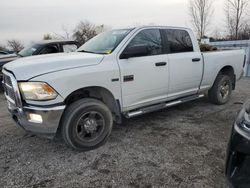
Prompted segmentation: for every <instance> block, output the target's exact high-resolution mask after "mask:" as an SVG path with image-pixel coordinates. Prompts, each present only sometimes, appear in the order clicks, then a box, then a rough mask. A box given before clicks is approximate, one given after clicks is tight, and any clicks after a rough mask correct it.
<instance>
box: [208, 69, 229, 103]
mask: <svg viewBox="0 0 250 188" xmlns="http://www.w3.org/2000/svg"><path fill="white" fill-rule="evenodd" d="M232 85H233V84H232V79H231V78H230V77H229V76H228V75H223V74H219V75H218V76H217V78H216V80H215V82H214V85H213V87H212V88H211V89H210V90H209V91H208V98H209V100H210V102H212V103H214V104H218V105H222V104H225V103H227V102H228V101H229V99H230V97H231V93H232V88H233V87H232Z"/></svg>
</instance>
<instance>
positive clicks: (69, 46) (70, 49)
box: [63, 44, 77, 53]
mask: <svg viewBox="0 0 250 188" xmlns="http://www.w3.org/2000/svg"><path fill="white" fill-rule="evenodd" d="M76 50H77V45H76V44H64V45H63V52H66V53H68V52H75V51H76Z"/></svg>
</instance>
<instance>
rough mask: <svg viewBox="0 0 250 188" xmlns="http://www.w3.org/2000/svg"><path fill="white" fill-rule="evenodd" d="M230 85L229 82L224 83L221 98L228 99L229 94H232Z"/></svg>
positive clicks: (221, 87) (221, 88)
mask: <svg viewBox="0 0 250 188" xmlns="http://www.w3.org/2000/svg"><path fill="white" fill-rule="evenodd" d="M229 84H230V83H229V82H228V81H224V82H222V84H221V86H220V96H221V98H222V99H224V100H225V99H227V98H228V96H229V92H230V85H229Z"/></svg>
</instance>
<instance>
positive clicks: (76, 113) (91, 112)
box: [61, 98, 113, 151]
mask: <svg viewBox="0 0 250 188" xmlns="http://www.w3.org/2000/svg"><path fill="white" fill-rule="evenodd" d="M61 124H62V136H63V139H64V141H65V143H66V144H68V145H69V146H70V147H72V148H74V149H77V150H83V151H88V150H92V149H95V148H98V147H100V146H101V145H103V144H104V143H105V142H106V140H107V138H108V137H109V135H110V133H111V130H112V126H113V118H112V113H111V112H110V110H109V108H108V107H107V106H106V105H105V104H104V103H102V102H101V101H99V100H96V99H90V98H88V99H81V100H78V101H76V102H74V103H72V104H71V105H70V106H69V107H67V109H66V111H65V112H64V115H63V119H62V121H61Z"/></svg>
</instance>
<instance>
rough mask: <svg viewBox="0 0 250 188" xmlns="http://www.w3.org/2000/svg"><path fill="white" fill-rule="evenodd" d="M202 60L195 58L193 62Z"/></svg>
mask: <svg viewBox="0 0 250 188" xmlns="http://www.w3.org/2000/svg"><path fill="white" fill-rule="evenodd" d="M200 60H201V58H193V59H192V61H193V62H199V61H200Z"/></svg>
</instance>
